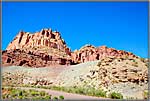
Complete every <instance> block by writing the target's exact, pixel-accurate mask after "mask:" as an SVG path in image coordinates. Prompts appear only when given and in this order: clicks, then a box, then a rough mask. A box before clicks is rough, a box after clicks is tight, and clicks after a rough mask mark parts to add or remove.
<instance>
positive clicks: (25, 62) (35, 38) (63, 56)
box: [2, 29, 72, 67]
mask: <svg viewBox="0 0 150 101" xmlns="http://www.w3.org/2000/svg"><path fill="white" fill-rule="evenodd" d="M2 64H3V65H4V66H5V65H17V66H29V67H45V66H54V65H70V64H72V60H71V50H70V49H69V48H68V47H67V45H66V43H65V41H64V40H63V39H62V38H61V35H60V33H59V32H57V31H54V32H52V30H51V29H42V30H41V31H40V32H36V33H34V34H30V33H28V32H23V31H20V32H19V34H18V35H17V36H16V37H15V38H14V40H13V41H12V42H11V43H10V44H9V45H8V47H7V49H6V50H5V51H3V52H2Z"/></svg>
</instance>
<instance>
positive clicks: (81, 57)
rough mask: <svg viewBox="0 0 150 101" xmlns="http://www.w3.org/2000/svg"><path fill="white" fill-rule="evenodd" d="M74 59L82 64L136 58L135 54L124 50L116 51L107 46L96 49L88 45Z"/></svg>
mask: <svg viewBox="0 0 150 101" xmlns="http://www.w3.org/2000/svg"><path fill="white" fill-rule="evenodd" d="M71 55H72V59H73V61H74V62H75V63H82V62H87V61H95V60H100V59H102V58H104V57H110V56H112V57H133V58H134V57H136V56H135V55H134V54H132V53H130V52H126V51H122V50H116V49H113V48H107V47H106V46H101V47H94V46H92V45H86V46H84V47H82V48H81V49H80V50H76V51H75V52H73V53H72V54H71Z"/></svg>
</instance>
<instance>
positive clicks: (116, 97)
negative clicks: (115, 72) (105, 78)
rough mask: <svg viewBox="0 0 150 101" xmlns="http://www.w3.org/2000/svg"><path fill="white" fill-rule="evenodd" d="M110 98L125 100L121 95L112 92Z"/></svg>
mask: <svg viewBox="0 0 150 101" xmlns="http://www.w3.org/2000/svg"><path fill="white" fill-rule="evenodd" d="M110 98H112V99H123V96H122V94H121V93H116V92H112V93H111V94H110Z"/></svg>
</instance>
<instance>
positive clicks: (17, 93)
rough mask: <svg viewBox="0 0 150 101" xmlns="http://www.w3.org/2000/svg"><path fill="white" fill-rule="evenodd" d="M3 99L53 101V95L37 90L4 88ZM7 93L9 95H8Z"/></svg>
mask: <svg viewBox="0 0 150 101" xmlns="http://www.w3.org/2000/svg"><path fill="white" fill-rule="evenodd" d="M2 90H3V91H5V93H2V98H3V99H29V98H30V99H51V95H49V94H48V93H45V92H43V91H42V92H41V91H37V90H22V89H16V88H11V89H10V88H3V89H2ZM6 92H7V93H6Z"/></svg>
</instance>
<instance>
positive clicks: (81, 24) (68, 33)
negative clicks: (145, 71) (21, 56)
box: [2, 2, 148, 57]
mask: <svg viewBox="0 0 150 101" xmlns="http://www.w3.org/2000/svg"><path fill="white" fill-rule="evenodd" d="M42 28H52V29H53V30H57V31H59V32H60V33H61V35H62V38H64V39H65V41H66V43H67V45H68V46H69V47H70V48H71V50H75V49H80V47H81V46H83V45H85V44H92V45H94V46H101V45H106V46H108V47H112V48H116V49H119V50H125V51H130V52H132V53H134V54H136V55H138V56H141V57H147V53H148V2H3V5H2V49H3V50H5V49H6V47H7V45H8V44H9V43H10V42H11V41H12V40H13V39H14V37H15V36H16V34H17V33H18V32H19V31H20V30H24V31H26V32H36V31H40V30H41V29H42Z"/></svg>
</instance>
